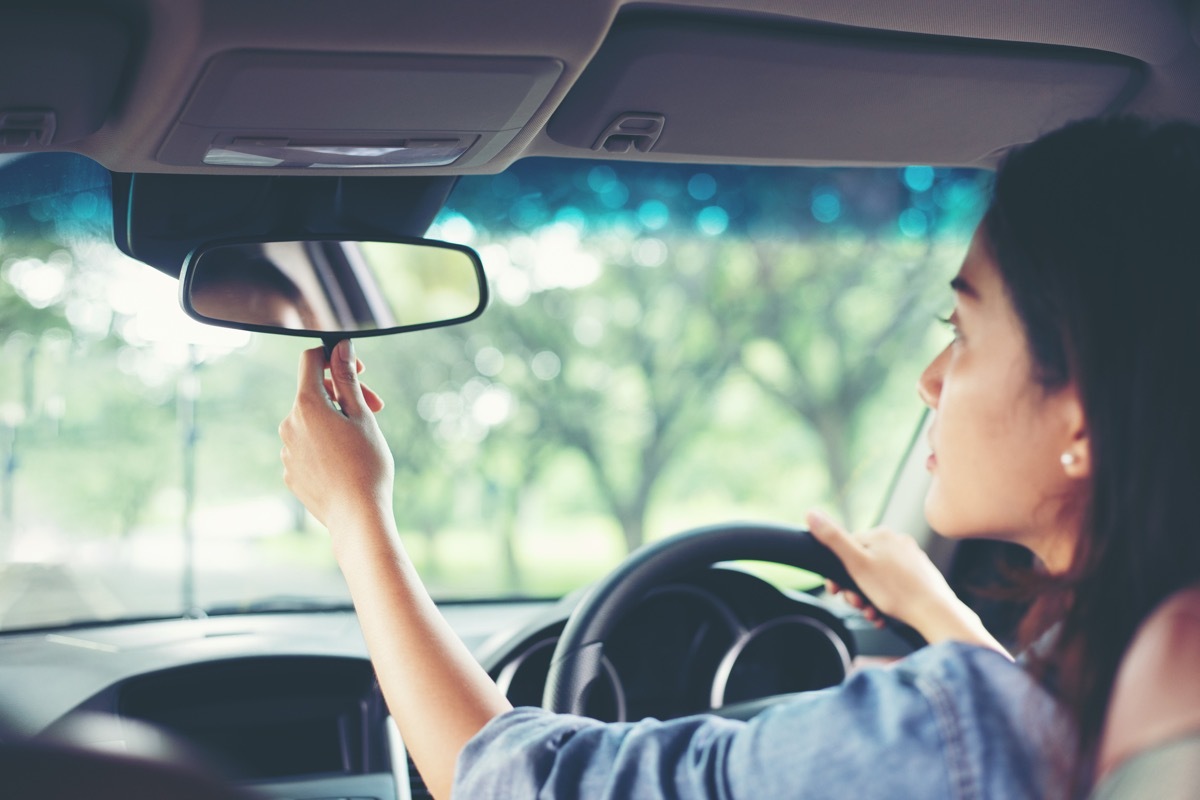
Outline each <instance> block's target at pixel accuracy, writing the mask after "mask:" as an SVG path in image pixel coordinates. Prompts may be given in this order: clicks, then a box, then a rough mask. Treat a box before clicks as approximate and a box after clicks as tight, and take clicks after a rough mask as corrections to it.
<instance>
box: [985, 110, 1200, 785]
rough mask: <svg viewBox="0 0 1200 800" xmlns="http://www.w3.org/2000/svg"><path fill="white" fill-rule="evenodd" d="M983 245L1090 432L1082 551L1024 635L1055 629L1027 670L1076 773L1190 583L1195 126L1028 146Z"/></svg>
mask: <svg viewBox="0 0 1200 800" xmlns="http://www.w3.org/2000/svg"><path fill="white" fill-rule="evenodd" d="M984 233H985V236H986V239H987V241H988V244H989V245H990V247H991V249H992V253H993V255H994V256H995V259H996V262H997V264H998V266H999V269H1000V272H1001V274H1002V276H1003V278H1004V282H1005V284H1006V285H1007V288H1008V292H1009V295H1010V298H1011V300H1012V302H1013V305H1014V307H1015V309H1016V312H1017V314H1018V316H1019V317H1020V318H1021V321H1022V323H1023V325H1024V329H1025V334H1026V336H1027V339H1028V342H1029V348H1030V351H1031V353H1032V356H1033V362H1034V372H1035V374H1034V378H1035V380H1036V381H1037V382H1038V383H1039V384H1041V386H1042V387H1043V388H1044V389H1045V390H1047V391H1053V390H1056V389H1059V388H1062V387H1063V386H1066V385H1067V384H1068V383H1072V382H1073V383H1074V385H1075V387H1076V389H1077V391H1078V392H1079V395H1080V399H1081V401H1082V403H1083V408H1084V414H1085V417H1086V421H1087V429H1088V437H1089V445H1090V460H1091V480H1090V484H1089V486H1088V487H1087V491H1086V492H1085V493H1084V494H1085V496H1084V497H1082V498H1081V499H1080V502H1082V503H1083V507H1082V512H1083V513H1082V517H1083V531H1082V535H1081V541H1080V543H1079V547H1078V548H1077V551H1076V553H1075V556H1074V559H1073V562H1072V563H1071V566H1070V568H1069V569H1068V571H1067V572H1066V573H1065V574H1062V575H1059V576H1053V577H1047V578H1046V579H1045V580H1044V581H1043V586H1042V588H1043V592H1042V594H1041V596H1040V599H1039V600H1038V602H1036V603H1035V604H1034V607H1033V609H1032V610H1031V612H1030V616H1029V618H1028V619H1027V620H1026V622H1027V625H1026V632H1027V635H1032V634H1033V633H1034V632H1036V631H1039V630H1045V629H1046V628H1047V626H1048V625H1049V624H1050V623H1055V622H1057V623H1060V626H1059V629H1058V633H1057V638H1056V639H1055V640H1054V644H1053V645H1052V646H1051V647H1050V648H1049V650H1048V651H1046V652H1045V653H1043V655H1042V656H1041V657H1040V658H1037V659H1035V660H1034V669H1035V670H1037V671H1038V672H1039V674H1040V675H1042V676H1043V677H1049V676H1053V680H1052V681H1051V683H1052V685H1053V687H1054V688H1055V690H1056V691H1057V692H1058V693H1059V695H1060V696H1061V699H1062V700H1063V701H1064V703H1065V704H1066V705H1067V707H1068V708H1069V709H1070V710H1071V712H1073V714H1074V716H1075V719H1076V721H1077V722H1078V725H1079V733H1080V743H1079V744H1080V756H1081V757H1082V758H1084V759H1086V758H1087V757H1088V756H1089V755H1090V754H1091V753H1093V752H1094V748H1095V746H1096V745H1097V743H1098V740H1099V736H1100V731H1101V727H1102V725H1103V722H1104V715H1105V711H1106V708H1107V705H1108V700H1109V694H1110V692H1111V690H1112V684H1113V679H1114V677H1115V674H1116V670H1117V666H1118V664H1119V662H1120V659H1121V656H1122V654H1123V652H1124V650H1125V648H1126V647H1127V646H1128V644H1129V642H1130V640H1131V638H1132V636H1133V634H1134V631H1135V629H1136V628H1137V626H1138V624H1139V623H1140V622H1141V621H1142V620H1143V619H1144V618H1145V617H1146V616H1147V615H1148V614H1149V613H1150V611H1151V610H1152V609H1153V608H1154V607H1155V606H1156V605H1158V604H1159V603H1160V602H1161V601H1162V600H1163V599H1164V598H1166V597H1167V596H1168V595H1170V594H1171V593H1173V592H1175V591H1176V590H1178V589H1180V588H1182V587H1184V586H1186V585H1188V584H1191V583H1194V582H1196V581H1200V522H1198V517H1200V514H1198V513H1197V498H1200V249H1198V245H1200V236H1198V234H1200V128H1198V127H1196V126H1194V125H1190V124H1186V123H1182V122H1169V123H1163V124H1154V123H1151V122H1148V121H1146V120H1143V119H1139V118H1136V117H1128V116H1121V117H1112V118H1104V119H1095V120H1086V121H1082V122H1077V123H1073V124H1071V125H1068V126H1067V127H1065V128H1062V129H1060V130H1058V131H1055V132H1054V133H1051V134H1048V135H1046V136H1044V137H1042V138H1040V139H1038V140H1037V141H1036V142H1033V143H1032V144H1029V145H1025V146H1023V147H1021V148H1019V149H1017V150H1015V151H1013V152H1012V153H1011V154H1010V155H1008V156H1007V158H1006V159H1005V161H1004V163H1003V164H1002V165H1001V167H1000V170H999V171H998V173H997V175H996V180H995V189H994V196H993V199H992V203H991V206H990V208H989V209H988V212H987V214H986V216H985V218H984ZM1081 763H1084V762H1081Z"/></svg>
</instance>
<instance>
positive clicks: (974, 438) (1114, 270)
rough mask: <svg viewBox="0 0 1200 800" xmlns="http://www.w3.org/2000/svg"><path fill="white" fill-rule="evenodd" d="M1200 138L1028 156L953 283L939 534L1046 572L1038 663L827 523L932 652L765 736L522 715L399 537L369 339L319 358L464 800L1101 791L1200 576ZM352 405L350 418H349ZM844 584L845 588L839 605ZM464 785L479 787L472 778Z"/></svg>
mask: <svg viewBox="0 0 1200 800" xmlns="http://www.w3.org/2000/svg"><path fill="white" fill-rule="evenodd" d="M1197 222H1200V130H1198V129H1197V128H1195V127H1193V126H1188V125H1184V124H1179V123H1172V124H1167V125H1162V126H1153V125H1150V124H1148V123H1145V122H1143V121H1140V120H1137V119H1134V118H1115V119H1108V120H1094V121H1086V122H1082V123H1076V124H1074V125H1071V126H1068V127H1066V128H1064V129H1062V130H1060V131H1057V132H1055V133H1052V134H1050V135H1048V136H1045V137H1043V138H1042V139H1040V140H1038V141H1037V142H1035V143H1033V144H1030V145H1027V146H1025V147H1023V148H1020V149H1018V150H1016V151H1015V152H1013V153H1012V154H1011V155H1010V156H1009V157H1008V158H1007V159H1006V161H1005V163H1004V165H1003V166H1002V167H1001V169H1000V171H999V172H998V174H997V177H996V183H995V191H994V198H993V201H992V203H991V206H990V208H989V210H988V212H987V214H986V216H985V218H984V221H983V223H982V224H981V225H980V227H979V230H978V231H977V232H976V234H975V237H974V239H973V241H972V244H971V248H970V250H969V252H968V255H967V257H966V259H965V260H964V263H963V266H962V269H961V271H960V272H959V274H958V276H957V277H956V278H955V279H954V281H952V284H951V286H952V288H953V289H954V292H955V296H956V300H957V303H956V307H955V310H954V313H953V314H952V315H951V317H950V319H949V322H950V324H951V325H952V326H953V327H954V330H955V337H954V341H953V342H951V344H949V345H948V346H947V347H946V349H945V350H944V351H943V352H942V353H941V354H940V355H938V356H937V357H936V358H935V359H934V360H933V362H932V363H931V364H930V365H929V367H928V368H927V369H926V370H925V372H924V374H923V375H922V376H921V379H920V382H919V393H920V395H921V398H922V399H923V400H924V401H925V402H926V403H927V404H929V406H930V407H931V408H932V409H933V411H934V423H933V427H932V429H931V434H930V445H931V448H932V450H933V454H932V455H931V456H930V458H929V469H930V470H931V471H932V473H933V481H932V486H931V488H930V491H929V494H928V496H927V498H926V515H927V517H928V520H929V523H930V525H931V526H932V527H933V528H934V529H936V530H938V531H939V532H941V533H942V534H944V535H947V536H950V537H955V538H969V537H980V538H997V539H1005V540H1009V541H1013V542H1017V543H1019V544H1021V545H1024V546H1025V547H1027V548H1029V549H1030V550H1031V551H1033V553H1034V554H1035V555H1036V556H1037V558H1038V560H1039V561H1040V564H1041V565H1042V567H1043V569H1042V570H1041V571H1040V572H1039V573H1038V575H1037V576H1035V577H1033V578H1031V580H1036V581H1037V582H1038V583H1039V586H1038V588H1039V595H1038V600H1037V602H1036V603H1035V605H1034V608H1033V610H1032V611H1031V614H1030V617H1029V618H1028V619H1027V626H1026V629H1027V632H1028V634H1029V636H1030V638H1031V640H1032V637H1034V636H1040V639H1039V640H1038V644H1037V646H1036V647H1033V648H1031V649H1030V650H1029V651H1027V652H1026V654H1025V655H1024V656H1023V657H1022V658H1021V659H1019V660H1018V662H1013V661H1012V660H1010V659H1009V658H1008V657H1007V654H1005V653H1003V651H1002V648H1000V647H999V645H998V644H996V642H995V641H994V640H993V639H992V638H991V636H990V635H988V633H987V632H986V631H985V630H984V629H983V627H982V625H980V623H979V620H978V618H977V617H976V616H975V615H974V614H973V613H972V612H971V611H970V610H969V609H967V608H966V607H965V606H964V605H963V604H962V603H961V602H959V600H958V599H957V598H956V597H955V595H954V594H953V592H952V591H951V590H950V589H949V587H948V586H947V585H946V583H945V581H944V580H943V579H942V577H941V575H940V574H939V573H938V571H937V570H936V569H935V568H934V567H933V566H932V564H930V563H929V561H928V560H927V559H926V558H925V556H924V555H923V554H922V553H921V551H920V550H919V549H918V548H917V547H916V546H915V545H914V544H913V543H912V541H911V540H910V539H907V538H906V537H902V536H900V535H898V534H895V533H892V532H890V531H885V530H876V531H872V532H869V533H866V534H860V535H857V536H852V535H849V534H847V533H846V532H845V531H843V530H842V529H841V528H839V527H838V526H837V525H836V524H835V523H834V522H832V521H830V520H828V519H827V518H825V517H823V516H821V515H818V514H813V515H810V517H809V525H810V527H811V528H812V530H813V533H814V534H815V535H816V536H817V538H819V539H820V540H821V541H822V542H824V543H825V544H827V545H828V546H829V547H831V548H832V549H833V550H834V551H835V552H836V553H837V554H838V555H839V556H840V557H841V558H842V560H843V561H844V562H845V564H846V567H847V569H848V571H849V573H850V574H851V575H852V576H853V577H854V579H855V581H856V582H857V583H858V585H859V587H860V588H861V589H862V591H863V592H864V593H865V595H866V597H869V598H870V602H871V605H870V606H866V605H865V601H864V600H863V598H861V597H854V598H852V601H853V602H855V603H856V604H858V605H860V606H865V607H866V608H867V613H868V615H869V616H877V614H878V613H879V612H882V613H886V614H890V615H892V616H894V617H897V618H899V619H901V620H903V621H905V622H907V623H909V624H910V625H912V626H914V627H915V628H916V629H917V630H918V631H919V632H921V633H922V634H923V635H924V636H925V638H926V639H927V640H928V641H929V642H930V646H929V647H926V648H923V649H922V650H920V651H918V652H917V653H915V654H914V655H912V656H910V657H909V658H907V659H905V660H904V661H902V662H900V663H899V664H898V665H896V666H894V667H892V668H890V669H887V670H864V671H862V672H859V673H857V674H856V675H855V676H853V677H852V678H851V679H850V680H848V681H847V682H846V683H845V684H843V685H842V686H840V687H837V688H834V689H831V690H827V691H825V692H819V693H810V694H809V695H805V696H803V697H801V698H800V699H798V700H796V701H793V702H790V703H787V704H781V705H779V706H776V707H775V708H773V709H772V710H771V711H770V712H768V713H766V714H763V715H760V716H759V717H758V718H756V719H755V720H753V721H751V722H749V723H742V722H733V721H728V720H719V719H715V718H711V717H703V716H702V717H693V718H688V719H682V720H672V721H668V722H654V721H647V722H643V723H636V724H629V725H604V724H601V723H598V722H594V721H590V720H583V719H580V718H576V717H568V716H555V715H551V714H548V713H546V712H543V711H539V710H534V709H518V710H516V711H512V710H510V708H509V704H508V703H507V701H506V700H505V699H504V697H502V696H501V695H500V694H499V692H498V691H497V690H496V688H495V686H494V685H493V684H492V683H491V681H490V680H489V679H488V677H487V675H486V674H485V673H484V672H483V671H482V669H480V667H479V666H478V665H477V664H476V663H475V661H474V660H473V659H472V657H471V656H470V654H469V653H468V652H467V651H466V649H465V648H464V647H463V645H462V644H461V643H460V642H459V641H458V640H457V639H456V638H455V636H454V634H453V633H452V632H451V631H450V630H449V629H448V628H447V626H446V625H445V623H444V622H443V621H442V619H441V617H440V616H439V615H438V613H437V611H436V609H435V608H434V606H433V603H432V601H431V600H430V599H429V597H428V595H427V594H426V592H425V590H424V589H423V587H422V586H421V582H420V580H419V578H418V577H417V575H416V573H415V571H414V570H413V567H412V564H411V562H410V561H409V559H408V557H407V555H406V554H405V552H404V549H403V546H402V545H401V543H400V542H399V540H398V538H397V536H396V529H395V523H394V520H393V518H392V513H391V493H392V486H391V484H392V478H393V470H392V461H391V457H390V454H389V452H388V449H387V446H386V443H385V442H384V441H383V437H382V436H381V434H380V432H379V428H378V426H377V424H376V422H375V419H374V416H373V414H372V413H371V412H372V411H377V410H378V409H379V408H380V407H381V403H380V401H379V398H378V397H376V396H375V395H374V394H373V393H372V392H370V391H369V390H367V389H366V388H365V387H363V386H361V384H359V383H358V381H357V377H356V374H355V373H356V370H355V369H354V364H355V359H354V356H353V351H352V349H351V348H350V346H349V343H343V344H341V345H339V346H338V349H337V351H336V352H335V354H334V358H333V360H332V363H331V364H330V368H331V372H332V381H331V382H330V383H326V382H325V380H324V371H325V368H326V364H325V363H324V360H323V357H322V354H321V350H320V349H316V350H312V351H309V352H307V353H306V354H305V355H304V358H303V360H302V363H301V382H300V390H299V393H298V395H297V399H296V405H295V407H294V409H293V411H292V413H291V414H290V415H289V417H288V418H287V419H286V420H285V421H284V423H283V425H282V426H281V429H280V431H281V435H282V437H283V440H284V449H283V461H284V466H285V479H286V481H287V483H288V485H289V486H290V487H291V488H292V490H293V491H294V492H295V493H296V495H297V496H298V497H299V498H300V499H301V500H302V501H303V502H304V503H305V505H307V506H308V508H309V510H310V511H312V513H313V514H314V515H315V516H316V517H317V518H318V519H319V520H321V521H322V522H323V523H324V524H325V525H326V526H327V527H328V528H329V530H330V533H331V536H332V538H333V545H334V549H335V552H336V555H337V558H338V561H339V563H340V564H341V566H342V570H343V572H344V574H345V576H346V580H347V582H348V584H349V586H350V589H351V593H352V595H353V597H354V600H355V604H356V607H357V608H358V611H359V618H360V621H361V623H362V626H363V632H364V635H365V637H366V640H367V644H368V647H369V649H370V651H371V654H372V657H373V659H374V663H375V667H376V672H377V674H378V676H379V680H380V684H381V686H382V689H383V692H384V695H385V697H386V698H387V701H388V705H389V707H390V709H391V711H392V713H393V715H394V716H395V718H396V720H397V722H398V724H399V726H400V730H401V732H402V733H403V735H404V737H405V740H406V742H407V743H408V745H409V749H410V753H411V755H412V757H413V759H414V761H415V762H416V763H417V765H418V767H419V768H420V770H421V772H422V774H423V775H424V777H425V779H426V781H427V783H428V784H429V786H430V788H431V789H432V791H433V792H434V794H435V795H436V796H439V797H447V796H448V795H449V794H450V789H451V786H452V785H453V786H454V788H455V791H456V792H457V793H459V794H461V796H466V797H480V796H496V797H499V796H511V797H523V796H532V795H534V794H536V793H537V792H538V791H545V792H546V793H547V794H548V795H553V796H558V795H561V796H577V795H586V796H606V797H632V796H653V797H660V796H661V797H671V796H713V797H728V796H733V797H776V796H785V795H789V794H801V793H803V794H804V796H856V797H875V796H878V797H904V796H922V797H943V796H945V797H959V796H989V797H990V796H1005V797H1010V796H1040V795H1051V794H1052V795H1056V796H1061V795H1064V794H1066V793H1067V792H1068V791H1071V790H1073V791H1074V792H1076V793H1078V792H1081V791H1083V790H1084V789H1086V786H1087V784H1088V782H1089V781H1090V779H1091V767H1090V763H1091V759H1092V757H1093V753H1094V750H1095V746H1096V741H1097V737H1098V736H1099V731H1100V725H1101V722H1102V720H1103V718H1104V713H1105V708H1106V705H1107V700H1108V693H1109V689H1110V687H1111V685H1112V681H1113V675H1114V673H1115V670H1116V666H1117V663H1118V661H1119V659H1120V656H1121V653H1122V651H1123V650H1124V648H1125V646H1126V645H1127V643H1128V642H1129V640H1130V637H1131V636H1132V634H1133V632H1134V630H1135V628H1136V627H1137V625H1138V622H1139V621H1140V620H1142V619H1143V618H1144V617H1145V616H1146V615H1147V614H1148V613H1149V612H1150V611H1151V610H1152V609H1153V608H1154V607H1155V606H1156V605H1157V604H1158V603H1159V602H1160V601H1161V600H1162V599H1163V598H1165V597H1166V596H1168V595H1170V594H1171V593H1172V592H1174V591H1175V590H1177V589H1180V588H1182V587H1184V586H1187V585H1188V584H1190V583H1193V582H1195V581H1197V580H1200V536H1198V535H1196V533H1195V531H1194V529H1193V522H1192V517H1193V512H1192V500H1191V498H1192V496H1193V494H1194V493H1195V491H1196V489H1197V487H1200V417H1198V416H1197V413H1196V409H1195V407H1194V398H1195V396H1196V392H1195V389H1196V388H1197V387H1196V383H1197V381H1196V365H1197V364H1200V321H1198V320H1200V314H1197V313H1195V306H1196V303H1197V299H1198V298H1200V270H1197V269H1196V266H1197V264H1196V261H1197V257H1196V255H1195V250H1194V248H1193V242H1192V237H1191V226H1193V225H1195V224H1197ZM331 396H334V397H336V399H337V401H338V403H340V405H341V410H342V412H343V413H344V416H343V414H342V413H338V410H337V408H336V407H335V406H334V404H333V403H332V402H331V399H330V398H331ZM834 588H835V589H836V587H834ZM456 766H457V773H456Z"/></svg>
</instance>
